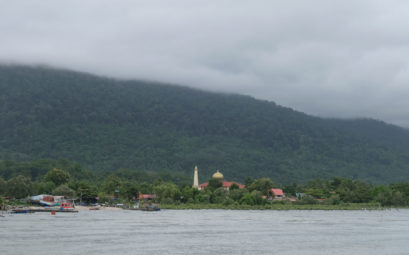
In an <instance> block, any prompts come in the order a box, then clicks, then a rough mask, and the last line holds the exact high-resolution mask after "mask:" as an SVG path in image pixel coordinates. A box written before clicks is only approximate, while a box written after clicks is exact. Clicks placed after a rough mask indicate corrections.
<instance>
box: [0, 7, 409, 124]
mask: <svg viewBox="0 0 409 255" xmlns="http://www.w3.org/2000/svg"><path fill="white" fill-rule="evenodd" d="M0 6H1V8H0V62H1V63H6V64H42V65H49V66H55V67H59V68H67V69H72V70H78V71H85V72H90V73H95V74H98V75H104V76H112V77H117V78H125V79H144V80H153V81H161V82H167V83H176V84H181V85H186V86H189V87H194V88H200V89H204V90H210V91H218V92H228V93H238V94H244V95H250V96H253V97H255V98H259V99H266V100H270V101H274V102H276V103H277V104H280V105H283V106H287V107H291V108H293V109H296V110H299V111H302V112H305V113H308V114H311V115H315V116H322V117H337V118H356V117H368V118H375V119H380V120H383V121H386V122H389V123H393V124H396V125H400V126H404V127H409V110H408V109H409V100H408V99H409V98H408V96H409V15H408V13H409V1H406V0H389V1H384V0H382V1H378V0H342V1H341V0H339V1H337V0H335V1H328V0H310V1H305V0H286V1H283V0H282V1H276V0H255V1H247V0H246V1H242V0H217V1H216V0H206V1H204V0H203V1H202V0H178V1H175V0H161V1H157V0H146V1H140V0H121V1H118V0H70V1H56V0H30V1H27V0H8V1H7V0H0Z"/></svg>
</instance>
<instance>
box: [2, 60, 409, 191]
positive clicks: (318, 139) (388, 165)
mask: <svg viewBox="0 0 409 255" xmlns="http://www.w3.org/2000/svg"><path fill="white" fill-rule="evenodd" d="M0 91H1V95H0V159H10V160H17V161H22V160H32V159H37V158H53V159H57V158H59V157H64V158H67V159H69V160H72V161H76V162H79V163H81V164H82V165H84V166H85V167H86V168H88V169H92V170H94V171H95V172H100V171H111V170H113V169H119V168H128V169H138V170H143V171H156V172H174V173H177V172H184V173H185V174H190V173H191V169H192V166H194V165H196V164H197V165H199V166H200V174H201V176H200V179H204V177H208V176H210V174H211V173H213V172H214V171H215V170H216V169H221V170H222V171H223V173H224V174H225V175H226V176H228V177H229V180H235V181H240V180H244V179H245V178H246V177H247V176H254V177H255V178H260V177H264V176H266V177H270V178H271V179H273V180H276V181H277V182H280V183H289V182H291V181H296V182H303V181H304V180H308V179H313V178H318V177H320V178H331V177H332V176H343V177H348V178H357V179H363V180H368V181H372V182H376V183H388V182H394V181H398V180H401V179H403V180H409V158H408V157H407V155H408V153H409V149H408V147H407V144H408V142H409V132H408V130H406V129H402V128H399V127H396V126H392V125H387V124H385V123H383V122H380V121H374V120H350V121H347V120H331V119H321V118H316V117H312V116H308V115H306V114H303V113H301V112H297V111H294V110H292V109H289V108H285V107H281V106H279V105H276V104H274V103H273V102H268V101H262V100H256V99H254V98H251V97H247V96H240V95H227V94H217V93H209V92H204V91H198V90H193V89H188V88H184V87H179V86H170V85H166V84H160V83H153V82H143V81H121V80H115V79H107V78H103V77H96V76H93V75H88V74H83V73H78V72H70V71H64V70H55V69H47V68H35V67H27V66H0ZM55 167H56V168H61V167H62V168H64V167H63V166H55ZM37 173H38V172H33V173H30V172H27V173H23V174H24V175H25V176H31V177H33V175H35V174H37ZM38 174H40V173H38ZM42 174H44V173H42ZM72 176H74V177H75V174H72ZM10 177H12V176H11V175H10V176H6V178H10ZM34 178H35V176H34Z"/></svg>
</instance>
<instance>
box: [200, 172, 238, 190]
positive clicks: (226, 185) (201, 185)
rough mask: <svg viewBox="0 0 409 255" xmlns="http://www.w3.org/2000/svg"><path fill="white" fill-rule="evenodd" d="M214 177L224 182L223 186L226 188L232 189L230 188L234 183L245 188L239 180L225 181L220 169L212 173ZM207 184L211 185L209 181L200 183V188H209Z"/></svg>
mask: <svg viewBox="0 0 409 255" xmlns="http://www.w3.org/2000/svg"><path fill="white" fill-rule="evenodd" d="M212 179H214V180H218V181H220V182H221V184H222V188H223V189H225V190H230V188H231V187H232V186H233V185H237V187H238V188H239V189H243V188H244V187H245V186H244V185H243V184H240V183H238V182H229V181H225V180H224V175H223V174H222V173H220V172H219V170H217V171H216V173H214V174H213V175H212ZM207 186H209V182H205V183H202V184H200V186H199V189H205V188H207Z"/></svg>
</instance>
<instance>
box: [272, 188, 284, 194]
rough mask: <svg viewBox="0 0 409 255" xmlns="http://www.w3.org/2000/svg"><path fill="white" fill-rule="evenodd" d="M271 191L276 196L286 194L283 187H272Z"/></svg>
mask: <svg viewBox="0 0 409 255" xmlns="http://www.w3.org/2000/svg"><path fill="white" fill-rule="evenodd" d="M271 192H273V194H274V196H284V192H283V190H282V189H271Z"/></svg>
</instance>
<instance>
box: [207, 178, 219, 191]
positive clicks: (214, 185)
mask: <svg viewBox="0 0 409 255" xmlns="http://www.w3.org/2000/svg"><path fill="white" fill-rule="evenodd" d="M221 186H223V183H222V180H218V179H210V180H209V185H207V188H208V189H210V190H212V191H213V190H215V189H218V188H220V187H221Z"/></svg>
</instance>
